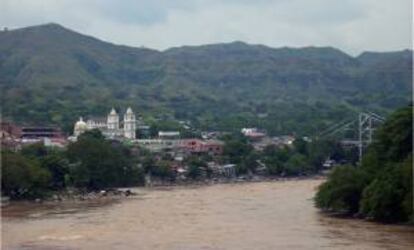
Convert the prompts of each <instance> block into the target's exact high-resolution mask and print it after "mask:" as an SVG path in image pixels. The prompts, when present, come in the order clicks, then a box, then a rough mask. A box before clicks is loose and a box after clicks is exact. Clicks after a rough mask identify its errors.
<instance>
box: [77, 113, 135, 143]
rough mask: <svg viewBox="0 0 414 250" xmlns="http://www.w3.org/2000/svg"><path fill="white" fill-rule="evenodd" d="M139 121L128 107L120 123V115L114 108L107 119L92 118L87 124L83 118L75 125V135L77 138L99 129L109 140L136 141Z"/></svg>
mask: <svg viewBox="0 0 414 250" xmlns="http://www.w3.org/2000/svg"><path fill="white" fill-rule="evenodd" d="M136 123H137V120H136V118H135V114H134V112H133V111H132V109H131V107H128V108H127V110H126V112H125V114H124V119H123V121H120V119H119V115H118V113H117V112H116V110H115V109H114V108H112V110H111V112H109V114H108V115H107V117H106V119H105V118H103V119H102V118H95V119H93V118H91V119H88V120H87V121H86V122H85V121H83V119H82V117H80V118H79V121H77V122H76V123H75V126H74V130H73V135H74V137H75V138H77V137H78V136H79V135H80V134H82V133H83V132H85V131H87V130H91V129H99V130H100V131H101V132H102V134H103V135H104V136H105V137H107V138H111V139H114V138H119V139H131V140H133V139H135V137H136V135H135V129H136Z"/></svg>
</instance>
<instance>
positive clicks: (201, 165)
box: [186, 156, 207, 179]
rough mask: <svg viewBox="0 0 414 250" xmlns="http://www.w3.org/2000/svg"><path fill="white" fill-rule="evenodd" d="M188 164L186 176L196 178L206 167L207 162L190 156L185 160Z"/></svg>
mask: <svg viewBox="0 0 414 250" xmlns="http://www.w3.org/2000/svg"><path fill="white" fill-rule="evenodd" d="M186 163H187V165H188V170H187V176H188V177H190V178H192V179H197V178H199V177H200V176H201V175H202V171H203V170H205V169H207V164H206V162H205V161H203V160H202V159H201V158H200V157H197V156H192V157H189V158H188V159H187V161H186Z"/></svg>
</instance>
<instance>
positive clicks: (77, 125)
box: [75, 117, 88, 131]
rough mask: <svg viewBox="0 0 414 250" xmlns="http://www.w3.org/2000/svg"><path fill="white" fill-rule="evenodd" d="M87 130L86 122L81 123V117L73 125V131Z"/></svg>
mask: <svg viewBox="0 0 414 250" xmlns="http://www.w3.org/2000/svg"><path fill="white" fill-rule="evenodd" d="M87 128H88V126H87V125H86V122H84V121H83V119H82V117H80V118H79V121H77V122H76V123H75V131H85V130H86V129H87Z"/></svg>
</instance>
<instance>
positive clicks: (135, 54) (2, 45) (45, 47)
mask: <svg viewBox="0 0 414 250" xmlns="http://www.w3.org/2000/svg"><path fill="white" fill-rule="evenodd" d="M412 55H413V52H412V51H411V50H403V51H395V52H364V53H362V54H360V55H359V56H356V57H353V56H350V55H348V54H346V53H344V52H342V51H341V50H339V49H336V48H333V47H304V48H289V47H284V48H271V47H268V46H264V45H252V44H247V43H244V42H240V41H236V42H232V43H222V44H211V45H201V46H183V47H177V48H171V49H167V50H164V51H157V50H152V49H148V48H134V47H128V46H121V45H115V44H112V43H108V42H104V41H101V40H98V39H96V38H93V37H91V36H86V35H82V34H79V33H77V32H74V31H72V30H69V29H67V28H65V27H63V26H61V25H58V24H53V23H51V24H45V25H39V26H32V27H27V28H21V29H16V30H7V31H6V30H5V31H1V32H0V90H1V93H2V96H1V98H2V115H3V119H5V120H12V121H15V122H17V123H20V124H56V125H60V126H63V127H64V129H65V130H66V131H70V130H71V126H72V125H73V122H74V121H75V120H76V119H77V118H78V117H79V116H88V115H102V116H104V115H106V113H107V112H108V110H109V109H110V108H111V107H113V106H114V107H116V108H118V109H119V110H121V109H125V108H126V107H127V106H131V107H132V108H133V109H134V110H136V111H137V112H138V113H139V114H140V116H141V117H142V118H143V119H144V121H146V122H147V123H149V124H153V125H156V126H158V127H159V128H160V129H161V128H162V129H173V128H176V127H177V126H178V127H179V123H178V122H177V120H188V121H190V122H191V123H192V124H193V126H195V127H197V128H200V129H208V130H214V129H222V130H236V129H239V128H241V127H247V126H258V127H261V128H264V129H266V130H268V131H269V133H271V134H281V133H296V134H314V133H317V131H320V130H322V129H323V128H325V127H326V126H329V124H332V123H333V122H337V121H340V120H342V119H344V118H347V117H352V116H355V114H356V112H358V111H361V110H370V111H374V112H378V113H380V114H384V115H386V114H387V113H388V112H389V111H391V110H393V109H395V108H396V107H399V106H403V105H406V104H407V103H409V102H410V100H411V94H412Z"/></svg>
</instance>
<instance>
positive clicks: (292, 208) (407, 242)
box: [2, 180, 414, 250]
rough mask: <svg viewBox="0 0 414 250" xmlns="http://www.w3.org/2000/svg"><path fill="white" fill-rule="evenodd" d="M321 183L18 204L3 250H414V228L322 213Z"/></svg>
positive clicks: (9, 216) (5, 218)
mask: <svg viewBox="0 0 414 250" xmlns="http://www.w3.org/2000/svg"><path fill="white" fill-rule="evenodd" d="M320 182H321V181H320V180H290V181H279V182H262V183H241V184H221V185H213V186H203V187H195V188H189V187H174V188H170V189H166V188H165V189H145V188H142V189H136V190H135V191H136V192H137V193H138V195H137V196H134V197H132V198H127V199H123V200H118V201H105V202H103V201H95V202H89V203H86V202H83V203H76V204H73V203H72V204H63V203H62V204H55V205H44V204H43V205H42V204H28V203H17V204H16V203H15V204H11V205H10V206H8V207H6V208H3V211H2V249H42V250H48V249H60V250H63V249H92V250H94V249H99V250H104V249H180V250H185V249H204V250H207V249H249V250H251V249H361V250H369V249H410V250H412V249H414V227H410V226H401V225H382V224H375V223H370V222H365V221H361V220H351V219H340V218H332V217H328V216H326V215H323V214H320V213H319V212H318V210H317V209H315V208H314V206H313V201H312V197H313V195H314V193H315V188H316V187H317V186H318V185H319V184H320Z"/></svg>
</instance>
